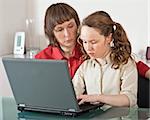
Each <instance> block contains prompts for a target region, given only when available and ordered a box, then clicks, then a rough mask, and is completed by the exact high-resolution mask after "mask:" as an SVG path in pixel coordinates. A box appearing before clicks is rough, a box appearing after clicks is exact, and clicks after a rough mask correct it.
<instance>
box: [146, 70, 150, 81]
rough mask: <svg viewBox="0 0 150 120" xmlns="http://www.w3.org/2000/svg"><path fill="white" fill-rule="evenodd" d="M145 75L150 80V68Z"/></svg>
mask: <svg viewBox="0 0 150 120" xmlns="http://www.w3.org/2000/svg"><path fill="white" fill-rule="evenodd" d="M145 77H146V78H148V79H149V80H150V69H149V70H147V71H146V73H145Z"/></svg>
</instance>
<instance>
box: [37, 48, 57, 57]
mask: <svg viewBox="0 0 150 120" xmlns="http://www.w3.org/2000/svg"><path fill="white" fill-rule="evenodd" d="M53 49H54V47H53V46H48V47H46V48H44V49H43V50H41V51H40V52H39V53H38V54H36V55H35V58H37V59H45V58H48V57H49V56H50V55H51V54H52V50H53Z"/></svg>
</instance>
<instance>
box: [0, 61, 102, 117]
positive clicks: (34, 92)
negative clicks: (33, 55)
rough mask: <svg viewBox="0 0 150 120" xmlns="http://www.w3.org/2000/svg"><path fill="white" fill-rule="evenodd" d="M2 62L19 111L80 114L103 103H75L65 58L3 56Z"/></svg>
mask: <svg viewBox="0 0 150 120" xmlns="http://www.w3.org/2000/svg"><path fill="white" fill-rule="evenodd" d="M2 61H3V64H4V67H5V70H6V73H7V76H8V79H9V82H10V85H11V88H12V91H13V94H14V97H15V100H16V103H17V107H18V110H20V111H24V110H28V111H40V112H50V113H59V114H62V115H79V114H80V113H82V112H86V111H89V110H91V109H92V110H93V109H96V108H98V107H101V106H102V104H99V105H91V104H88V103H86V104H85V105H84V104H83V105H81V106H79V105H78V101H77V99H76V96H75V92H74V89H73V85H72V82H71V77H70V75H69V72H68V66H67V62H66V61H63V60H37V59H27V58H25V59H22V58H2ZM80 107H81V108H80Z"/></svg>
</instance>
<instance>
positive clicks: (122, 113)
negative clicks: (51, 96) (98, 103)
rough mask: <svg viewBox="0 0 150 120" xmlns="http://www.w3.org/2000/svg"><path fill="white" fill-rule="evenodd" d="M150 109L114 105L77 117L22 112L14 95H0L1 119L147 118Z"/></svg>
mask: <svg viewBox="0 0 150 120" xmlns="http://www.w3.org/2000/svg"><path fill="white" fill-rule="evenodd" d="M149 110H150V109H146V108H128V107H112V108H111V109H109V110H106V111H102V110H100V109H99V110H96V111H91V112H87V113H84V114H81V115H80V116H77V117H70V116H61V115H54V114H50V113H40V112H20V111H18V110H17V107H16V102H15V99H14V98H13V97H0V120H145V119H147V120H148V118H150V111H149Z"/></svg>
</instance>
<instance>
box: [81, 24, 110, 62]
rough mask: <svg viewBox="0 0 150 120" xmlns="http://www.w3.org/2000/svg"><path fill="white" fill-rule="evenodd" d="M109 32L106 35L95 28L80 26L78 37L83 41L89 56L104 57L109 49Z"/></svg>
mask: <svg viewBox="0 0 150 120" xmlns="http://www.w3.org/2000/svg"><path fill="white" fill-rule="evenodd" d="M111 36H112V34H110V35H109V36H108V37H105V36H104V35H101V34H100V31H99V30H98V29H96V28H92V27H88V26H85V25H84V26H82V28H81V34H80V39H81V40H82V41H83V47H84V49H85V51H86V52H87V54H88V55H89V56H90V58H94V59H95V58H104V57H105V56H106V54H107V53H108V52H109V51H110V46H109V44H110V42H111Z"/></svg>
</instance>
